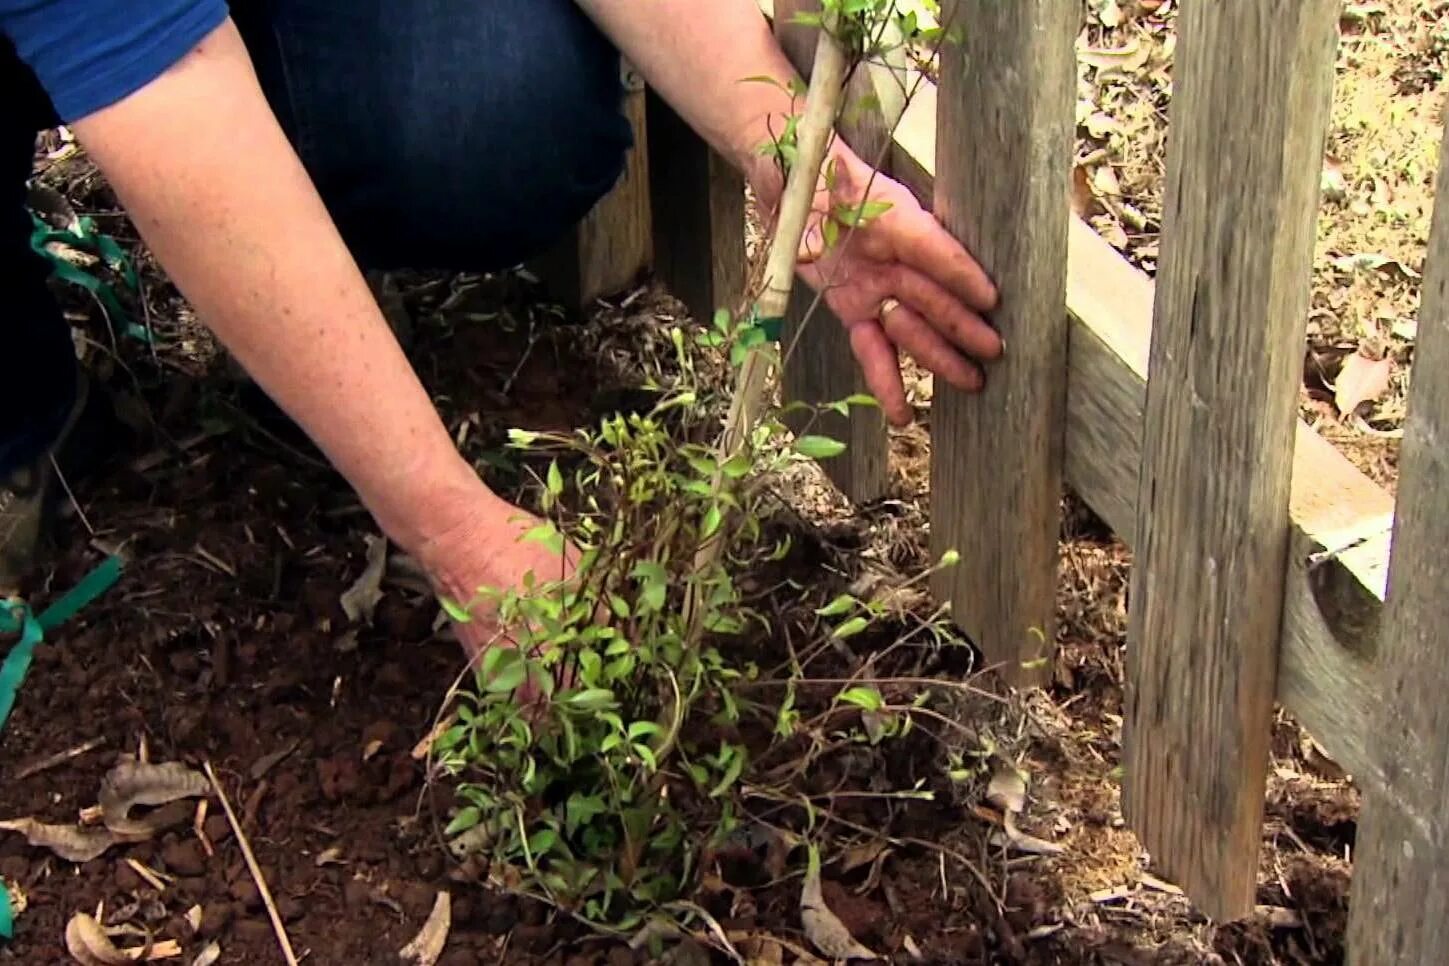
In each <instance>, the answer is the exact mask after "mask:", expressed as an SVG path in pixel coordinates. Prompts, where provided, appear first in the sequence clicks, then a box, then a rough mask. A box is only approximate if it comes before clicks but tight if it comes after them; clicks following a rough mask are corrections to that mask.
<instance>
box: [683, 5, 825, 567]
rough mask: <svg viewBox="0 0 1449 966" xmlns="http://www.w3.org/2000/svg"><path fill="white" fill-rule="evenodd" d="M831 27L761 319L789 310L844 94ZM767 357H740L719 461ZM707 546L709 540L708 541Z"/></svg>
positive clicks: (747, 422)
mask: <svg viewBox="0 0 1449 966" xmlns="http://www.w3.org/2000/svg"><path fill="white" fill-rule="evenodd" d="M834 26H835V21H834V19H833V18H832V19H829V20H827V22H826V23H825V24H824V25H823V26H822V27H821V31H820V42H819V44H817V45H816V47H815V64H814V67H813V69H812V70H811V74H810V87H809V89H808V90H807V91H806V93H805V111H804V114H803V115H801V118H800V124H799V127H798V128H797V132H798V133H797V144H796V156H795V164H794V165H792V166H791V168H790V172H789V175H788V177H787V178H786V181H785V190H784V192H783V194H782V195H781V197H780V217H779V220H778V221H777V223H776V227H775V237H774V238H773V239H772V240H771V242H770V251H769V255H768V256H767V259H766V262H765V282H764V291H763V292H762V293H761V294H760V298H759V301H758V302H757V303H756V307H757V310H758V312H759V315H760V317H761V318H763V319H775V318H782V317H784V315H785V312H786V311H787V310H788V308H789V305H790V292H791V290H792V288H793V287H794V282H795V263H796V260H797V259H798V258H799V253H800V239H801V238H802V237H803V236H804V234H805V225H806V222H807V221H808V220H809V218H810V204H811V202H812V201H814V199H815V189H816V185H817V184H818V183H819V179H820V168H821V166H822V165H823V164H824V163H825V154H826V151H827V150H828V149H829V147H830V138H831V136H832V135H833V134H834V131H835V119H836V117H837V115H838V114H839V113H840V105H841V102H842V101H843V100H844V96H845V74H846V70H847V68H848V66H849V65H848V59H847V57H846V53H845V50H844V48H842V47H841V46H840V42H839V41H837V40H836V39H835V37H834V36H833V35H832V33H831V30H832V29H833V27H834ZM773 355H774V353H773V351H772V350H771V349H770V348H769V347H768V344H766V345H758V346H753V347H751V348H750V350H749V352H748V354H747V355H746V356H745V361H744V364H743V365H742V366H741V367H740V375H739V378H738V380H737V382H736V384H735V394H734V398H733V399H732V400H731V401H730V411H729V416H728V418H727V419H726V421H725V428H724V433H723V435H722V437H721V440H720V456H721V457H722V458H721V460H720V462H721V463H723V462H724V461H725V460H728V459H729V458H730V457H731V456H733V455H734V454H735V453H736V452H737V451H738V450H739V448H740V445H741V444H742V443H743V442H744V441H745V439H747V438H748V436H749V433H750V430H752V429H753V428H754V426H755V422H756V420H757V418H758V414H759V411H760V408H761V406H762V404H763V403H764V398H765V389H766V387H767V385H768V381H767V380H768V376H769V369H770V363H771V361H772V357H773ZM713 544H714V542H713V541H712V542H711V544H710V545H713ZM712 560H713V557H711V562H712Z"/></svg>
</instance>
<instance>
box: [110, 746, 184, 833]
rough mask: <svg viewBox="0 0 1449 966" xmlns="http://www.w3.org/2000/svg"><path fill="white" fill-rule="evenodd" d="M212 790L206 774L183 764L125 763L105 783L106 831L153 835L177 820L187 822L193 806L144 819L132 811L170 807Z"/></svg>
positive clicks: (112, 770) (151, 815)
mask: <svg viewBox="0 0 1449 966" xmlns="http://www.w3.org/2000/svg"><path fill="white" fill-rule="evenodd" d="M210 791H211V783H210V782H208V781H207V780H206V776H205V775H203V774H201V773H200V772H198V771H193V770H192V769H190V768H187V767H186V766H185V765H183V764H181V763H180V762H177V761H169V762H166V763H164V764H159V765H158V764H154V763H150V762H139V761H123V762H121V764H119V765H117V766H116V767H115V768H112V769H111V770H110V771H109V772H107V773H106V777H105V778H103V779H102V780H101V793H100V803H101V815H102V817H103V819H104V821H105V823H106V828H108V829H110V830H111V831H112V832H115V833H117V834H118V835H126V836H151V835H154V834H155V833H157V832H159V831H160V830H161V829H162V828H165V827H168V826H170V825H172V824H175V823H176V822H177V821H182V822H184V821H185V820H186V819H187V818H188V817H189V815H190V812H191V809H190V807H189V806H187V807H184V808H180V809H175V810H169V809H160V810H158V811H156V812H153V813H151V814H150V815H147V816H146V817H144V818H131V809H133V808H135V807H136V806H138V805H147V806H150V805H170V804H171V803H173V802H179V801H181V800H182V799H187V798H198V797H200V796H204V795H206V794H208V793H210Z"/></svg>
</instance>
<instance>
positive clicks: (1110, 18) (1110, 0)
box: [1092, 0, 1123, 30]
mask: <svg viewBox="0 0 1449 966" xmlns="http://www.w3.org/2000/svg"><path fill="white" fill-rule="evenodd" d="M1092 12H1093V13H1095V14H1096V15H1097V19H1098V20H1099V21H1101V23H1102V26H1104V27H1106V28H1108V29H1109V30H1110V29H1111V28H1113V27H1119V26H1121V24H1122V20H1123V17H1122V8H1121V7H1120V6H1118V4H1117V0H1092Z"/></svg>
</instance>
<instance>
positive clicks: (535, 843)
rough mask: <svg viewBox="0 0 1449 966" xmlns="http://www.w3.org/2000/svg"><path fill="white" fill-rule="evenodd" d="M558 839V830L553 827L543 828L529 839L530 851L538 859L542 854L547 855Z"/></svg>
mask: <svg viewBox="0 0 1449 966" xmlns="http://www.w3.org/2000/svg"><path fill="white" fill-rule="evenodd" d="M557 841H558V832H556V831H554V830H553V829H551V828H541V829H539V830H538V831H537V832H534V833H533V835H531V836H529V839H528V851H529V852H531V853H532V854H533V857H534V858H535V859H537V858H538V857H539V856H541V855H547V854H548V853H549V851H550V850H551V849H552V848H553V847H554V843H556V842H557Z"/></svg>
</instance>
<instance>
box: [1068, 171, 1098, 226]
mask: <svg viewBox="0 0 1449 966" xmlns="http://www.w3.org/2000/svg"><path fill="white" fill-rule="evenodd" d="M1096 200H1097V199H1096V196H1095V195H1093V194H1092V176H1091V175H1090V174H1089V173H1088V172H1087V169H1086V167H1085V166H1083V165H1080V164H1077V165H1073V166H1072V212H1073V213H1074V214H1075V215H1076V216H1077V217H1078V218H1084V217H1086V215H1087V212H1089V211H1090V210H1091V208H1092V202H1094V201H1096Z"/></svg>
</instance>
